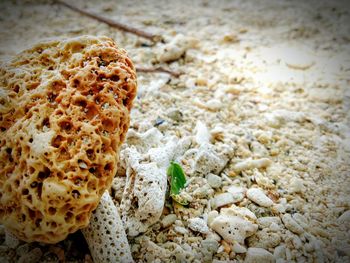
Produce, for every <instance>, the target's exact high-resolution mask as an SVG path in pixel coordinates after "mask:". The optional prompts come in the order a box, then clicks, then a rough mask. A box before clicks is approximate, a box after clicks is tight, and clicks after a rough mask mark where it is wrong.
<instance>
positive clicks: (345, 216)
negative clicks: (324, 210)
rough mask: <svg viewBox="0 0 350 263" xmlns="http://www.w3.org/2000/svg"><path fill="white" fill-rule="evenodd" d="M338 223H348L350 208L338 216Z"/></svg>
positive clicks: (349, 220) (349, 221)
mask: <svg viewBox="0 0 350 263" xmlns="http://www.w3.org/2000/svg"><path fill="white" fill-rule="evenodd" d="M337 223H338V224H349V223H350V210H348V211H346V212H344V213H343V214H342V215H341V216H340V217H338V219H337Z"/></svg>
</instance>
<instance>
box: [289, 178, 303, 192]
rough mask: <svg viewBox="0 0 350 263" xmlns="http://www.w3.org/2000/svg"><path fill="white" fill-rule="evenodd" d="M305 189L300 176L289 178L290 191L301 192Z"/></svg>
mask: <svg viewBox="0 0 350 263" xmlns="http://www.w3.org/2000/svg"><path fill="white" fill-rule="evenodd" d="M304 190H305V186H304V181H303V180H302V179H300V178H294V177H293V178H292V179H291V180H290V186H289V191H290V193H302V192H304Z"/></svg>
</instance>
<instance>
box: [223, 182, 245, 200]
mask: <svg viewBox="0 0 350 263" xmlns="http://www.w3.org/2000/svg"><path fill="white" fill-rule="evenodd" d="M226 191H227V192H229V193H231V194H232V195H233V200H234V203H238V202H240V201H242V200H243V198H244V193H245V191H246V190H245V189H244V188H243V187H239V186H234V185H232V186H230V187H229V188H227V190H226Z"/></svg>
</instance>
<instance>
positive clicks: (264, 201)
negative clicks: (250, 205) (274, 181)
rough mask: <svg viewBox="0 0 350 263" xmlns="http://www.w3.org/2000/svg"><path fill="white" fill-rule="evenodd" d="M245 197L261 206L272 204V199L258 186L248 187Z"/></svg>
mask: <svg viewBox="0 0 350 263" xmlns="http://www.w3.org/2000/svg"><path fill="white" fill-rule="evenodd" d="M247 197H248V198H249V199H250V200H252V201H253V202H254V203H256V204H258V205H260V206H263V207H270V206H272V205H273V201H272V200H271V199H270V198H268V197H267V196H266V195H265V193H264V192H263V191H262V190H261V189H259V188H250V189H248V191H247Z"/></svg>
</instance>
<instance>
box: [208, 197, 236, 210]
mask: <svg viewBox="0 0 350 263" xmlns="http://www.w3.org/2000/svg"><path fill="white" fill-rule="evenodd" d="M233 202H234V199H233V195H232V194H231V193H222V194H218V195H216V196H215V197H214V198H212V199H211V206H212V208H213V209H216V208H218V207H221V206H225V205H228V204H233Z"/></svg>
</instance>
